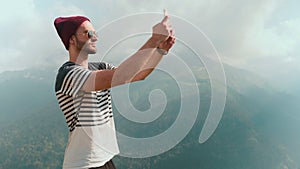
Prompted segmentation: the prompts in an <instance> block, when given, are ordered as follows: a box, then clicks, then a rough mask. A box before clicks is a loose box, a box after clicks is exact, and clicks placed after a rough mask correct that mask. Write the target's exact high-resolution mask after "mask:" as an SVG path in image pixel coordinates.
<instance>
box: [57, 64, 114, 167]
mask: <svg viewBox="0 0 300 169" xmlns="http://www.w3.org/2000/svg"><path fill="white" fill-rule="evenodd" d="M113 68H114V67H113V66H112V65H110V64H108V63H104V62H100V63H89V69H85V68H84V67H82V66H80V65H77V64H75V63H73V62H66V63H65V64H63V65H62V66H61V67H60V69H59V71H58V74H57V77H56V83H55V92H56V97H57V100H58V103H59V106H60V108H61V110H62V111H63V113H64V115H65V118H66V123H67V124H68V128H69V131H70V133H69V140H68V144H67V147H66V151H65V156H64V163H63V168H64V169H85V168H91V167H99V166H102V165H104V164H105V163H106V162H107V161H109V160H110V159H112V158H113V157H114V156H115V155H116V154H118V153H119V148H118V144H117V139H116V131H115V124H114V119H113V113H112V104H111V96H110V90H109V89H106V90H101V91H93V92H84V91H82V90H80V89H81V88H82V86H83V84H84V82H85V81H86V80H87V79H88V77H89V75H90V73H91V71H93V70H100V69H113Z"/></svg>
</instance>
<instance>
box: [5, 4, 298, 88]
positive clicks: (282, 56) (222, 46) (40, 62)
mask: <svg viewBox="0 0 300 169" xmlns="http://www.w3.org/2000/svg"><path fill="white" fill-rule="evenodd" d="M299 6H300V1H297V0H253V1H242V0H227V1H222V0H210V1H199V0H187V1H179V0H172V1H171V0H169V1H166V0H151V1H148V0H130V1H129V0H128V1H120V0H119V1H116V0H84V1H83V0H43V1H41V0H40V1H38V0H9V1H5V2H2V4H1V6H0V9H1V18H0V23H1V29H0V36H1V40H0V60H1V62H0V73H1V72H4V71H11V70H20V69H25V68H29V67H33V66H35V67H36V66H38V67H45V66H49V65H60V64H61V63H63V62H64V61H65V60H67V59H68V53H67V52H66V50H65V49H64V47H63V46H62V43H61V42H60V39H59V37H58V36H57V34H56V31H55V29H54V26H53V21H54V19H55V18H56V17H58V16H70V15H85V16H87V17H89V18H90V19H91V20H92V23H93V24H94V27H95V28H101V27H103V25H107V24H109V23H111V22H112V21H115V20H117V19H119V18H122V17H125V16H130V15H134V14H140V13H149V12H150V13H151V12H156V13H157V12H161V13H162V10H163V9H164V8H166V9H167V10H168V11H169V14H170V15H171V21H172V17H173V18H174V17H179V18H182V19H184V20H186V21H188V22H189V23H191V24H193V25H194V26H196V27H197V28H198V29H199V30H201V31H202V32H203V33H204V34H205V35H206V36H207V37H208V38H209V40H210V41H211V43H212V44H213V46H214V47H215V49H216V50H217V52H218V54H219V57H220V59H221V61H222V62H223V63H226V64H229V65H232V66H234V67H238V68H241V69H246V70H249V71H252V72H254V73H256V74H258V75H259V76H262V77H265V78H267V79H269V80H270V82H272V83H274V84H277V85H278V86H280V87H282V88H289V87H291V86H293V85H294V86H293V87H295V85H296V84H300V83H299V80H298V79H299V73H300V67H299V65H300V56H299V52H300V48H299V47H298V46H299V45H300V12H299V10H298V7H299ZM158 21H159V20H158ZM139 23H140V22H139ZM143 23H145V25H151V24H154V22H153V21H148V20H143ZM135 26H136V25H134V22H133V23H130V24H128V27H131V28H134V27H135ZM123 29H125V28H118V30H120V32H122V30H123ZM174 29H175V32H176V27H174ZM150 30H151V27H149V31H150ZM186 34H189V32H186ZM191 37H193V36H191ZM100 39H101V34H100ZM104 42H105V39H104ZM101 43H102V42H101ZM100 45H101V44H100ZM175 47H176V46H175ZM97 57H101V56H97Z"/></svg>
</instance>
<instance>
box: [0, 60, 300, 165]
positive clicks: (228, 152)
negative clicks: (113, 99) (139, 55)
mask: <svg viewBox="0 0 300 169" xmlns="http://www.w3.org/2000/svg"><path fill="white" fill-rule="evenodd" d="M193 71H194V74H196V75H197V77H196V78H197V79H196V81H197V86H198V88H199V91H200V102H201V106H200V109H199V112H198V116H197V119H196V122H195V124H194V126H193V128H192V129H191V131H190V132H189V133H188V135H187V136H186V137H185V138H184V139H183V140H182V141H181V142H180V143H179V144H178V145H176V146H175V147H174V148H173V149H171V150H169V151H167V152H165V153H163V154H160V155H158V156H154V157H150V158H144V159H135V158H125V157H121V156H118V157H116V158H114V161H115V164H116V166H117V168H118V169H125V168H126V169H137V168H140V169H150V168H151V169H171V168H172V169H173V168H186V169H199V168H201V169H253V168H258V169H287V168H288V169H299V167H300V161H299V159H300V153H299V152H300V134H299V132H298V128H299V127H300V123H299V122H300V114H299V110H300V106H299V104H298V101H299V97H298V96H297V93H296V92H295V94H294V95H292V94H287V93H283V92H280V91H278V90H277V89H276V88H275V87H273V86H272V85H271V84H269V83H268V82H267V81H265V80H264V79H262V78H260V77H258V76H256V75H255V74H252V73H250V72H247V71H244V70H240V69H236V68H233V67H230V66H228V65H225V74H226V80H227V98H226V105H225V110H224V113H223V117H222V119H221V121H220V124H219V126H218V128H217V129H216V131H215V133H214V134H213V135H212V136H211V138H209V139H208V140H207V141H206V142H205V143H203V144H200V143H199V142H198V138H199V134H200V132H201V129H202V127H203V124H204V121H205V118H206V116H207V112H208V109H209V105H210V101H211V93H210V92H211V86H210V81H209V77H208V75H207V73H206V72H205V69H204V68H203V67H202V66H198V67H194V68H193ZM55 75H56V69H55V68H49V69H48V68H47V69H46V68H44V69H37V68H32V69H26V70H23V71H12V72H3V73H1V74H0V89H1V95H0V100H1V113H0V151H1V154H0V169H6V168H15V169H21V168H22V169H29V168H30V169H33V168H49V169H50V168H51V169H53V168H57V169H58V168H61V165H62V160H63V154H64V149H65V146H66V143H67V136H68V129H67V126H66V124H65V120H64V116H63V114H62V112H61V111H60V110H59V108H58V104H57V102H56V99H55V93H54V80H55ZM158 81H159V82H160V83H157V82H158ZM186 85H189V84H186ZM129 89H130V99H131V101H132V104H133V105H134V106H135V107H136V108H137V109H138V110H141V111H144V110H147V109H148V108H149V100H148V97H149V92H151V91H152V90H154V89H160V90H162V91H164V93H165V95H166V97H167V99H168V103H167V105H166V108H165V111H164V113H163V114H162V115H161V116H160V117H159V118H158V119H156V120H155V121H153V122H151V123H149V124H139V123H133V122H131V121H129V120H127V119H125V118H124V117H122V115H121V114H120V113H119V112H118V111H119V110H117V109H116V108H115V105H114V116H115V121H116V127H117V130H118V131H119V132H122V133H124V134H127V135H130V136H135V137H149V136H153V135H157V134H159V133H161V132H163V131H164V130H166V129H168V128H169V127H170V126H171V125H172V124H173V122H174V120H175V119H176V117H177V116H178V113H179V109H180V101H181V100H180V99H181V98H180V93H179V92H178V86H176V82H175V81H174V79H172V78H170V77H168V76H166V75H164V74H163V73H161V72H154V73H153V74H151V75H150V76H149V77H148V78H147V79H146V80H145V81H143V82H137V83H134V84H132V85H131V86H130V87H129ZM295 91H296V90H295ZM297 91H299V90H297ZM186 99H190V100H189V101H190V102H191V103H193V100H191V99H192V97H191V98H186ZM124 111H126V110H124ZM145 150H147V147H145Z"/></svg>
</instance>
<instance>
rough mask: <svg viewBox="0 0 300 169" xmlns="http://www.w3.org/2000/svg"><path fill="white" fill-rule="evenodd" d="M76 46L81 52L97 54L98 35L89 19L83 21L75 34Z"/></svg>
mask: <svg viewBox="0 0 300 169" xmlns="http://www.w3.org/2000/svg"><path fill="white" fill-rule="evenodd" d="M75 40H76V43H75V45H76V47H77V49H78V50H80V51H81V52H86V53H88V54H95V53H96V52H97V47H96V42H97V40H98V37H97V35H96V31H95V29H94V27H93V25H92V24H91V22H89V21H85V22H83V23H82V24H81V25H80V27H79V28H78V30H77V32H76V34H75Z"/></svg>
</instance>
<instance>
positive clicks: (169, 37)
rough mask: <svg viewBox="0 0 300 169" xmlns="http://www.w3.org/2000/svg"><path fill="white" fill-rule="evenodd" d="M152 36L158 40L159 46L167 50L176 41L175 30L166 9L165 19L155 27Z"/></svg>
mask: <svg viewBox="0 0 300 169" xmlns="http://www.w3.org/2000/svg"><path fill="white" fill-rule="evenodd" d="M152 38H153V39H155V40H156V41H157V44H158V47H159V48H160V49H163V50H165V51H169V50H170V48H171V47H172V46H173V45H174V43H175V42H176V38H175V36H174V30H173V29H172V25H171V24H170V21H169V14H168V12H167V11H166V10H164V18H163V20H162V21H161V22H160V23H158V24H156V25H155V26H154V27H153V33H152Z"/></svg>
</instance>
